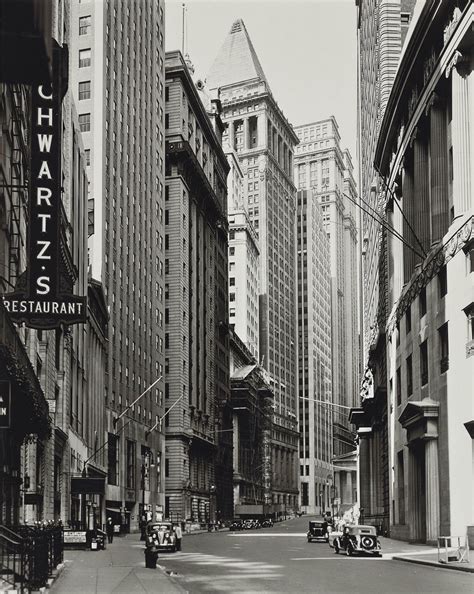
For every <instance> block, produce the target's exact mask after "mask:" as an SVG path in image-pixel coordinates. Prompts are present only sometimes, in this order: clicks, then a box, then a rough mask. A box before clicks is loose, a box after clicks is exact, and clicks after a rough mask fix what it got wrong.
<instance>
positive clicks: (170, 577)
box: [156, 563, 189, 594]
mask: <svg viewBox="0 0 474 594" xmlns="http://www.w3.org/2000/svg"><path fill="white" fill-rule="evenodd" d="M156 566H157V567H159V569H160V571H161V573H162V574H163V576H164V577H165V578H167V579H168V580H169V581H170V582H171V583H172V584H173V586H174V587H175V588H176V589H177V590H179V591H180V592H182V593H183V594H189V591H188V590H185V589H184V588H183V586H182V585H181V584H180V583H179V582H178V580H177V579H176V578H175V577H174V576H173V575H170V574H169V573H168V572H167V571H166V569H165V568H164V567H163V566H162V565H160V564H159V563H157V565H156Z"/></svg>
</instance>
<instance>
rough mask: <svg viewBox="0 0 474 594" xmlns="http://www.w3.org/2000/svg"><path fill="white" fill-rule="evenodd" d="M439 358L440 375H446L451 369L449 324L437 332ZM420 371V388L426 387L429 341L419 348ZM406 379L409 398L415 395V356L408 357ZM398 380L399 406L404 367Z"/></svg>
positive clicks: (397, 377) (396, 378)
mask: <svg viewBox="0 0 474 594" xmlns="http://www.w3.org/2000/svg"><path fill="white" fill-rule="evenodd" d="M437 335H438V336H437V342H438V345H437V356H438V370H439V373H440V374H442V373H445V372H446V371H447V370H448V369H449V339H448V322H446V323H445V324H443V325H442V326H441V327H440V328H438V332H437ZM418 349H419V364H420V366H419V370H420V377H419V379H420V386H421V387H423V386H426V385H427V384H428V382H429V369H430V366H429V349H428V339H425V340H424V341H423V342H422V343H420V345H419V347H418ZM405 374H406V375H405V377H406V396H407V398H409V397H410V396H412V394H413V389H414V386H413V354H410V355H408V357H407V358H406V359H405ZM395 380H396V386H395V388H396V399H397V406H400V405H401V403H402V382H403V379H402V367H401V366H400V367H398V368H397V370H396V374H395Z"/></svg>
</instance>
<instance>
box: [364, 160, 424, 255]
mask: <svg viewBox="0 0 474 594" xmlns="http://www.w3.org/2000/svg"><path fill="white" fill-rule="evenodd" d="M374 169H375V171H376V172H377V173H378V175H379V177H380V179H381V180H382V183H383V184H384V186H385V188H386V191H385V196H387V192H390V196H391V197H392V200H393V201H394V202H395V203H396V205H397V208H398V210H399V211H400V212H401V214H402V217H403V220H404V221H405V223H406V224H407V225H408V228H409V229H410V231H411V232H412V233H413V237H414V238H415V239H416V242H417V243H418V245H419V246H420V247H421V251H422V252H423V254H424V256H423V258H422V259H424V258H426V256H427V253H426V251H425V248H424V247H423V245H422V243H421V241H420V240H419V239H418V235H417V234H416V233H415V230H414V229H413V227H412V226H411V225H410V223H409V222H408V219H407V218H406V216H405V213H404V212H403V210H402V207H401V206H400V204H398V200H397V198H396V196H394V194H393V192H392V190H391V189H390V188H389V185H388V184H387V182H386V181H385V178H384V177H383V175H382V174H381V173H380V171H379V170H378V169H377V167H376V166H375V165H374Z"/></svg>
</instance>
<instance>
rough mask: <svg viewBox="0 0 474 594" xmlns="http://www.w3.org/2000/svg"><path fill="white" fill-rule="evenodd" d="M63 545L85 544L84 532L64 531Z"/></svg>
mask: <svg viewBox="0 0 474 594" xmlns="http://www.w3.org/2000/svg"><path fill="white" fill-rule="evenodd" d="M63 535H64V536H63V542H64V544H86V542H87V538H86V531H85V530H64V533H63Z"/></svg>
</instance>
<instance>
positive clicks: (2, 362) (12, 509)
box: [0, 301, 50, 526]
mask: <svg viewBox="0 0 474 594" xmlns="http://www.w3.org/2000/svg"><path fill="white" fill-rule="evenodd" d="M0 399H1V403H0V409H1V412H2V415H1V426H0V460H2V465H1V467H0V524H5V525H9V526H14V525H16V524H18V523H19V522H20V520H21V518H20V508H21V504H22V490H23V492H24V491H25V490H26V489H27V488H28V485H22V480H21V447H22V444H23V443H25V441H26V440H28V439H36V440H38V442H39V443H41V442H42V440H44V439H47V438H48V437H49V435H50V419H49V409H48V404H47V402H46V400H45V398H44V395H43V391H42V390H41V386H40V384H39V381H38V378H37V377H36V375H35V373H34V371H33V368H32V366H31V363H30V361H29V359H28V356H27V354H26V350H25V348H24V346H23V343H22V341H21V339H20V337H19V336H18V334H17V332H16V329H15V327H14V326H13V324H12V323H11V321H10V319H9V317H8V314H7V313H6V311H5V308H4V306H3V303H2V302H1V301H0Z"/></svg>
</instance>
